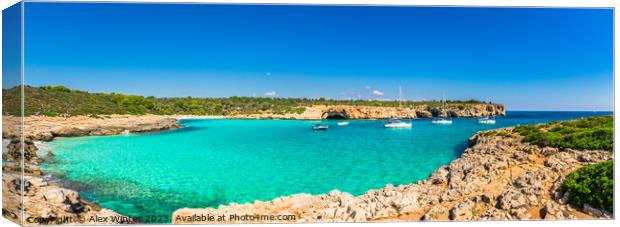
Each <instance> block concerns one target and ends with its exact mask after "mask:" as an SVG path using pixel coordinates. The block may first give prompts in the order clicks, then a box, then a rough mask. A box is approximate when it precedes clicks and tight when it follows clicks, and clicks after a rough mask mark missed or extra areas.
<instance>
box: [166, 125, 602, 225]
mask: <svg viewBox="0 0 620 227" xmlns="http://www.w3.org/2000/svg"><path fill="white" fill-rule="evenodd" d="M522 140H523V136H522V135H520V134H519V133H515V132H513V130H512V129H511V128H505V129H497V130H492V131H485V132H479V133H477V134H476V135H474V136H472V137H471V138H470V139H469V141H470V146H469V148H467V149H466V150H465V151H464V152H463V154H462V155H461V157H460V158H459V159H456V160H454V161H452V162H451V163H450V164H448V165H445V166H442V167H441V168H439V169H438V170H437V171H435V172H434V173H432V174H431V175H430V177H429V178H428V179H427V180H424V181H420V182H417V183H411V184H408V185H399V186H393V185H387V186H385V187H384V188H381V189H376V190H369V191H368V192H366V193H365V194H363V195H360V196H353V195H351V194H349V193H346V192H340V191H338V190H334V191H332V192H330V193H328V194H322V195H309V194H296V195H291V196H285V197H279V198H276V199H274V200H271V201H266V202H263V201H255V202H253V203H247V204H235V203H233V204H229V205H221V206H219V207H217V208H184V209H179V210H177V211H176V212H174V214H173V218H172V220H173V223H175V224H189V223H191V224H197V223H200V224H214V223H252V222H262V223H264V222H266V223H287V222H368V221H386V220H403V221H410V220H425V221H431V220H515V219H518V220H527V219H545V220H557V219H590V218H612V216H613V215H612V214H610V213H607V212H605V211H602V210H598V209H594V208H592V207H591V206H584V207H573V206H571V205H568V204H567V198H568V194H567V193H562V191H561V190H560V187H561V185H562V182H563V180H564V178H565V176H566V175H567V174H568V173H570V172H572V171H574V170H576V169H578V168H580V167H582V166H584V165H588V164H593V163H598V162H602V161H605V160H611V159H612V155H611V154H610V152H608V151H604V150H574V149H564V150H559V149H557V148H552V147H539V146H537V145H532V144H529V143H525V142H522ZM403 171H406V170H403ZM231 214H235V215H237V216H246V215H247V216H248V217H255V218H260V217H265V215H280V216H283V217H288V215H293V216H295V217H296V218H294V219H287V220H278V219H275V220H274V219H261V220H260V221H257V220H258V219H254V221H252V220H251V219H250V220H249V221H248V220H247V219H246V220H230V219H226V220H223V221H217V220H215V221H213V220H201V219H197V218H194V217H201V216H209V215H211V216H217V215H231ZM256 215H258V216H256ZM261 215H263V216H261ZM266 217H269V216H266ZM277 217H279V216H277Z"/></svg>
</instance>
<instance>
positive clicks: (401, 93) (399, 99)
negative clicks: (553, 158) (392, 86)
mask: <svg viewBox="0 0 620 227" xmlns="http://www.w3.org/2000/svg"><path fill="white" fill-rule="evenodd" d="M402 102H403V87H402V86H398V107H399V108H400V107H401V105H402Z"/></svg>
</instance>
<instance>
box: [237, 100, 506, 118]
mask: <svg viewBox="0 0 620 227" xmlns="http://www.w3.org/2000/svg"><path fill="white" fill-rule="evenodd" d="M303 109H304V111H303V112H302V113H283V114H274V113H269V112H267V113H258V114H233V115H231V116H230V118H242V119H272V118H273V119H300V120H320V119H387V118H432V117H482V116H504V115H506V110H505V109H504V106H503V105H500V104H482V103H481V104H470V105H462V106H448V107H435V106H429V105H417V106H414V107H403V108H400V107H375V106H355V105H313V106H309V107H304V108H303Z"/></svg>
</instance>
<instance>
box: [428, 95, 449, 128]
mask: <svg viewBox="0 0 620 227" xmlns="http://www.w3.org/2000/svg"><path fill="white" fill-rule="evenodd" d="M441 102H442V104H443V109H444V110H445V109H446V96H445V95H444V96H442V98H441ZM431 123H433V124H436V125H449V124H452V119H450V118H443V117H438V118H433V120H431Z"/></svg>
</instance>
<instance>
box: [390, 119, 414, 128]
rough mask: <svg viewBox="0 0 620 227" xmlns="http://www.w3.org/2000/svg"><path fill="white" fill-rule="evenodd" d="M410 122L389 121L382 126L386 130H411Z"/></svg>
mask: <svg viewBox="0 0 620 227" xmlns="http://www.w3.org/2000/svg"><path fill="white" fill-rule="evenodd" d="M411 125H412V123H411V122H405V121H403V120H401V119H390V120H388V121H386V122H385V123H384V124H383V127H386V128H411Z"/></svg>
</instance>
